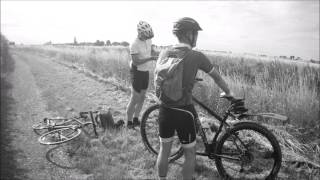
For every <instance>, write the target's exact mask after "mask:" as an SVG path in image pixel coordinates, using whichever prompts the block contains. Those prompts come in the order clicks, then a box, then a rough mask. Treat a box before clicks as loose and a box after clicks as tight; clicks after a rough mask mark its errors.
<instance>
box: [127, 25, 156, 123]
mask: <svg viewBox="0 0 320 180" xmlns="http://www.w3.org/2000/svg"><path fill="white" fill-rule="evenodd" d="M137 30H138V37H137V38H136V39H135V40H134V42H133V43H132V45H131V47H130V54H131V61H130V75H131V83H132V89H131V98H130V102H129V104H128V106H127V127H128V128H133V127H134V126H138V125H140V122H139V119H138V118H139V114H140V111H141V109H142V106H143V102H144V99H145V95H146V90H147V88H148V85H149V71H150V70H151V69H150V67H151V66H150V62H151V61H153V60H157V57H152V56H151V45H152V42H151V39H152V38H153V36H154V34H153V31H152V28H151V26H150V25H149V24H148V23H147V22H145V21H140V22H139V23H138V25H137ZM133 117H134V118H133Z"/></svg>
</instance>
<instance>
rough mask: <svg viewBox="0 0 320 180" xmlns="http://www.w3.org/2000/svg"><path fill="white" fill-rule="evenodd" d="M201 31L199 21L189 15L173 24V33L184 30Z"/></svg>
mask: <svg viewBox="0 0 320 180" xmlns="http://www.w3.org/2000/svg"><path fill="white" fill-rule="evenodd" d="M188 30H191V31H201V30H202V29H201V27H200V25H199V23H198V22H197V21H196V20H194V19H192V18H189V17H184V18H181V19H179V20H178V21H176V22H175V23H174V25H173V33H177V32H184V31H188Z"/></svg>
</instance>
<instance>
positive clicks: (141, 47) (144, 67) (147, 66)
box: [130, 38, 153, 71]
mask: <svg viewBox="0 0 320 180" xmlns="http://www.w3.org/2000/svg"><path fill="white" fill-rule="evenodd" d="M151 45H152V41H151V39H147V40H145V41H141V40H140V39H139V38H136V39H135V40H134V42H133V43H132V45H131V47H130V54H137V55H138V58H140V59H144V58H148V57H150V56H151ZM152 63H153V61H148V62H145V63H143V64H140V65H137V70H139V71H150V70H152V69H151V68H152ZM130 64H132V63H131V62H130Z"/></svg>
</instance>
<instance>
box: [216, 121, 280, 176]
mask: <svg viewBox="0 0 320 180" xmlns="http://www.w3.org/2000/svg"><path fill="white" fill-rule="evenodd" d="M216 154H217V157H216V159H215V162H216V166H217V169H218V171H219V174H220V175H221V176H222V177H223V178H225V179H241V180H243V179H275V178H276V176H277V174H278V172H279V170H280V167H281V161H282V155H281V149H280V145H279V143H278V141H277V139H276V137H275V136H274V135H273V134H272V133H271V132H270V131H269V130H268V129H266V128H265V127H263V126H261V125H259V124H257V123H253V122H240V123H238V124H235V125H234V127H233V128H231V129H230V130H229V131H227V132H226V133H225V134H223V135H222V136H221V138H220V139H219V141H218V144H217V147H216Z"/></svg>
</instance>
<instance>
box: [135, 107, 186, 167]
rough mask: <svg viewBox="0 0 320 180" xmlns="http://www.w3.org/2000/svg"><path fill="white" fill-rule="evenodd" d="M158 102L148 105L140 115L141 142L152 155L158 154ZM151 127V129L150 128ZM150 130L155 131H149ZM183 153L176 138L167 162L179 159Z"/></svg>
mask: <svg viewBox="0 0 320 180" xmlns="http://www.w3.org/2000/svg"><path fill="white" fill-rule="evenodd" d="M159 108H160V106H159V104H156V105H152V106H150V107H149V108H148V109H147V110H146V111H145V112H144V113H143V115H142V120H141V125H140V133H141V137H142V142H143V144H144V145H145V147H146V148H147V150H148V151H149V152H151V153H152V154H154V155H158V153H159V149H160V140H159V133H158V130H159V124H158V119H157V118H158V116H159ZM151 128H152V129H151ZM150 130H153V131H156V133H155V132H151V133H150V132H149V131H150ZM182 155H183V149H182V147H181V146H180V143H179V141H177V140H176V139H175V140H174V143H173V144H172V148H171V155H170V157H169V159H168V160H169V162H173V161H175V160H177V159H179V158H180V157H181V156H182Z"/></svg>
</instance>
